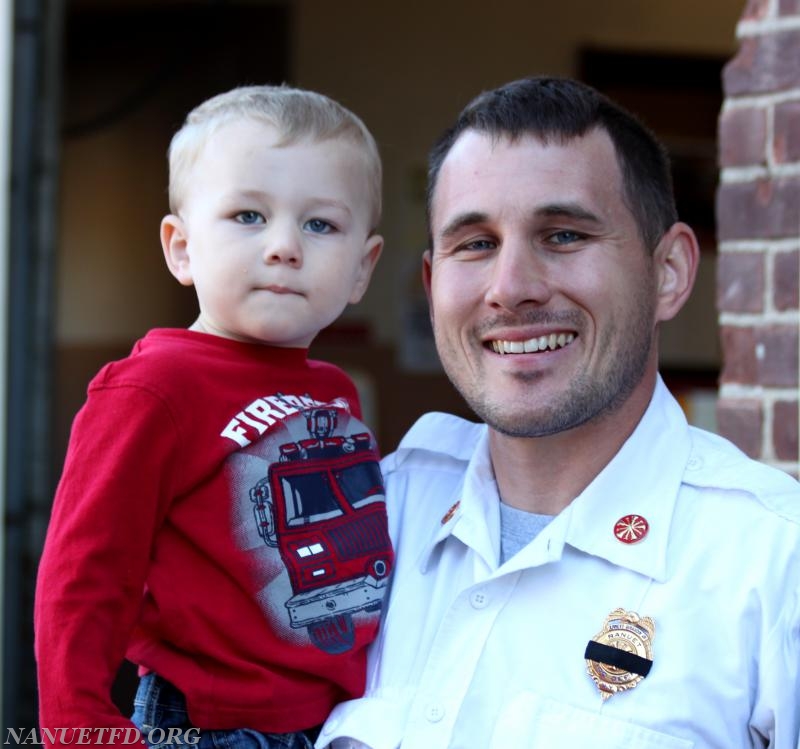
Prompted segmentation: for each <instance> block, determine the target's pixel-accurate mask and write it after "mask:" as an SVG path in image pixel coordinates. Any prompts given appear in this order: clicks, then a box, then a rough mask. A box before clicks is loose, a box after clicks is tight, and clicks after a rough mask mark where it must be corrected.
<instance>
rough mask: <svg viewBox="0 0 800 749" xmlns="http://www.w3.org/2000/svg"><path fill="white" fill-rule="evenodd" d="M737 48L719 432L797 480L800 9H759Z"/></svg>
mask: <svg viewBox="0 0 800 749" xmlns="http://www.w3.org/2000/svg"><path fill="white" fill-rule="evenodd" d="M737 36H738V38H739V39H740V48H739V52H738V54H737V55H736V57H734V59H733V60H731V61H730V62H729V63H728V64H727V66H726V67H725V70H724V73H723V85H724V93H725V103H724V105H723V108H722V114H721V116H720V126H719V149H720V166H721V175H720V186H719V190H718V192H717V235H718V239H719V256H718V271H717V307H718V309H719V313H720V316H719V320H720V326H721V337H722V356H723V366H722V373H721V380H720V399H719V404H718V407H717V418H718V428H719V431H720V433H721V434H723V435H724V436H726V437H728V438H729V439H731V440H733V441H734V442H735V443H736V444H738V445H739V447H741V448H742V449H743V450H744V451H745V452H746V453H748V454H749V455H751V456H753V457H755V458H759V459H761V460H763V461H765V462H768V463H772V464H773V465H776V466H778V467H780V468H783V469H785V470H787V471H788V472H790V473H792V474H794V475H795V476H797V475H798V467H799V466H800V457H799V456H798V440H797V432H798V421H800V407H799V406H798V370H800V358H799V357H800V354H798V330H799V329H800V311H798V308H799V305H798V288H800V281H799V280H798V271H799V270H800V0H749V2H748V3H747V7H746V8H745V10H744V15H743V16H742V18H741V20H740V22H739V25H738V28H737ZM687 116H691V114H690V113H687Z"/></svg>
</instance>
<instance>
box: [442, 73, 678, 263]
mask: <svg viewBox="0 0 800 749" xmlns="http://www.w3.org/2000/svg"><path fill="white" fill-rule="evenodd" d="M597 128H600V129H602V130H605V131H606V132H607V133H608V135H609V136H610V138H611V140H612V142H613V144H614V150H615V151H616V154H617V160H618V162H619V165H620V170H621V172H622V180H623V190H624V198H625V201H626V204H627V206H628V208H629V209H630V211H631V213H632V214H633V217H634V219H635V220H636V224H637V226H638V227H639V233H640V234H641V236H642V239H643V241H644V243H645V245H646V247H647V248H648V249H649V250H650V251H652V250H654V249H655V247H656V245H657V244H658V241H659V240H660V239H661V237H662V236H663V234H664V232H665V231H667V229H669V227H670V226H672V224H674V223H675V222H676V221H677V220H678V212H677V209H676V208H675V196H674V193H673V188H672V177H671V174H670V165H669V157H668V156H667V152H666V149H665V148H664V146H663V145H662V144H661V143H660V142H659V141H658V140H657V138H656V137H655V136H654V135H653V133H652V132H650V130H648V128H647V127H645V126H644V125H643V124H642V123H641V122H640V121H639V120H638V119H637V118H636V117H635V116H634V115H633V114H631V113H630V112H628V111H626V110H625V109H623V108H622V107H620V106H619V105H617V104H615V103H614V102H612V101H611V100H610V99H609V98H608V97H606V96H604V95H603V94H601V93H600V92H599V91H596V90H595V89H593V88H592V87H591V86H587V85H586V84H584V83H579V82H578V81H574V80H570V79H567V78H548V77H532V78H523V79H521V80H518V81H512V82H511V83H507V84H505V85H504V86H500V87H499V88H496V89H493V90H491V91H484V92H483V93H482V94H479V95H478V96H477V97H475V98H474V99H473V100H472V101H471V102H470V103H469V104H468V105H467V106H466V107H465V108H464V110H463V111H462V112H461V114H460V115H459V116H458V119H457V120H456V122H455V124H454V125H453V126H452V127H451V128H449V129H448V130H446V131H445V132H444V134H443V135H442V136H441V137H440V138H439V140H438V141H437V142H436V144H435V145H434V147H433V148H432V149H431V152H430V157H429V160H428V194H427V209H428V227H429V229H430V222H431V210H432V202H433V194H434V191H435V190H436V181H437V179H438V177H439V171H440V170H441V167H442V163H443V162H444V160H445V158H446V157H447V154H448V153H449V152H450V149H451V148H452V147H453V145H454V144H455V142H456V141H457V140H458V138H459V137H460V136H461V135H462V134H463V133H464V132H465V131H468V130H474V131H476V132H479V133H486V134H487V135H490V136H492V137H493V138H496V139H499V138H502V137H505V138H508V139H510V140H511V141H515V140H517V139H519V138H520V137H523V136H534V137H536V138H538V139H539V140H541V141H542V142H543V143H548V142H551V141H555V142H557V143H565V142H568V141H569V140H571V139H573V138H578V137H581V136H583V135H586V134H587V133H589V132H590V131H592V130H594V129H597ZM431 247H432V244H431Z"/></svg>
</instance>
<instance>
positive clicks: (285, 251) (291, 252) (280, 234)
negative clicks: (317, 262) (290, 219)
mask: <svg viewBox="0 0 800 749" xmlns="http://www.w3.org/2000/svg"><path fill="white" fill-rule="evenodd" d="M264 262H265V263H266V264H267V265H277V264H286V265H290V266H292V267H293V268H299V267H301V266H302V265H303V245H302V242H301V239H300V232H299V230H298V229H297V228H296V227H294V226H290V225H287V224H281V223H279V222H274V223H273V225H272V226H270V228H269V231H268V232H267V238H266V245H265V247H264Z"/></svg>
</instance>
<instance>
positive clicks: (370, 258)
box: [350, 234, 383, 304]
mask: <svg viewBox="0 0 800 749" xmlns="http://www.w3.org/2000/svg"><path fill="white" fill-rule="evenodd" d="M382 250H383V237H381V236H379V235H378V234H372V235H371V236H370V237H368V238H367V242H366V244H365V245H364V255H363V256H362V257H361V263H360V264H359V266H358V270H357V273H356V282H355V284H354V285H353V292H352V294H351V295H350V304H356V303H357V302H360V301H361V297H363V296H364V292H365V291H366V290H367V286H369V279H370V278H372V271H373V270H375V264H376V263H377V262H378V258H379V257H380V256H381V251H382Z"/></svg>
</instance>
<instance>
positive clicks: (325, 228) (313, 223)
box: [303, 218, 335, 234]
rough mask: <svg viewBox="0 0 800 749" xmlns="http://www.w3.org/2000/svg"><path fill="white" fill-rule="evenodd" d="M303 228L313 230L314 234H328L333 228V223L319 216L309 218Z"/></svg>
mask: <svg viewBox="0 0 800 749" xmlns="http://www.w3.org/2000/svg"><path fill="white" fill-rule="evenodd" d="M303 228H304V229H307V230H308V231H310V232H313V233H314V234H330V233H331V232H332V231H334V230H335V227H334V226H333V224H331V223H328V222H327V221H323V220H322V219H321V218H312V219H309V220H308V221H306V223H305V225H304V226H303Z"/></svg>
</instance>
